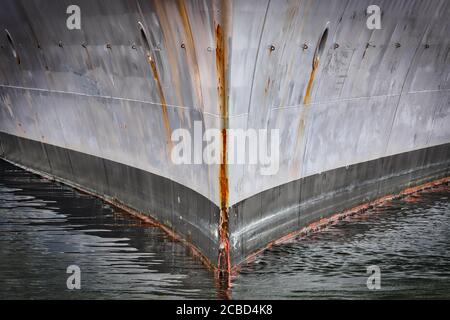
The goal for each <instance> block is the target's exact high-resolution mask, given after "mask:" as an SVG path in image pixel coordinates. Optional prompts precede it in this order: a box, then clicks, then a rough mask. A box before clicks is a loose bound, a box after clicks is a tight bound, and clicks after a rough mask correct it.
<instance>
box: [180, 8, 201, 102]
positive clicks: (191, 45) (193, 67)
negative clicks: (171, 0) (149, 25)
mask: <svg viewBox="0 0 450 320" xmlns="http://www.w3.org/2000/svg"><path fill="white" fill-rule="evenodd" d="M177 8H178V12H179V14H180V17H181V23H182V25H183V28H184V30H185V33H186V43H185V46H186V51H187V52H188V53H189V55H188V57H187V58H188V67H189V69H190V75H191V76H192V77H193V81H194V90H195V92H196V94H197V97H198V102H199V107H200V108H202V109H203V95H202V90H201V81H200V70H199V67H198V61H197V53H196V50H195V41H194V36H193V35H192V28H191V23H190V22H189V16H188V13H187V10H186V6H185V4H184V0H178V1H177Z"/></svg>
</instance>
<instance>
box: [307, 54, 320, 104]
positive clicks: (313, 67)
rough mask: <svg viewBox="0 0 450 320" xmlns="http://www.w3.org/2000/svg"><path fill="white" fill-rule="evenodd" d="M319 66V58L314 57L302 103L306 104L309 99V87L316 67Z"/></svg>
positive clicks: (310, 87)
mask: <svg viewBox="0 0 450 320" xmlns="http://www.w3.org/2000/svg"><path fill="white" fill-rule="evenodd" d="M318 66H319V58H317V57H316V58H314V61H313V66H312V70H311V73H310V74H309V81H308V86H307V87H306V93H305V98H304V99H303V104H304V105H308V104H309V101H310V100H311V89H312V85H313V82H314V76H315V74H316V70H317V67H318Z"/></svg>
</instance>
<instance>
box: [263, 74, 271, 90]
mask: <svg viewBox="0 0 450 320" xmlns="http://www.w3.org/2000/svg"><path fill="white" fill-rule="evenodd" d="M269 87H270V77H269V78H268V79H267V83H266V86H265V88H264V93H265V94H267V92H268V91H269Z"/></svg>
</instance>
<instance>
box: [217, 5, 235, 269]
mask: <svg viewBox="0 0 450 320" xmlns="http://www.w3.org/2000/svg"><path fill="white" fill-rule="evenodd" d="M222 4H223V5H224V4H225V2H223V3H222ZM222 12H226V11H225V10H224V11H222ZM225 59H226V48H225V37H224V32H223V29H222V26H221V25H220V24H217V25H216V72H217V95H218V103H219V111H220V115H221V121H222V123H221V125H222V131H221V132H222V135H221V136H222V150H221V162H220V170H219V188H220V218H219V239H220V244H219V246H220V247H219V259H218V269H219V271H220V272H221V273H225V274H226V276H227V277H228V275H229V273H230V269H231V263H230V251H229V232H228V198H229V194H228V193H229V190H228V188H229V187H228V164H227V128H228V108H227V95H226V92H227V90H226V81H225V77H226V72H225V69H226V62H225Z"/></svg>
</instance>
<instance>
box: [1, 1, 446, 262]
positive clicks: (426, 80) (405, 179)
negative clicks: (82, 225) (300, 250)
mask: <svg viewBox="0 0 450 320" xmlns="http://www.w3.org/2000/svg"><path fill="white" fill-rule="evenodd" d="M70 4H72V3H71V1H50V0H47V1H45V0H42V1H12V0H10V1H3V2H2V4H1V8H2V9H1V11H0V26H1V27H2V29H7V30H8V33H9V35H10V38H11V40H9V39H7V37H6V36H5V37H3V40H1V44H2V48H1V50H0V64H1V68H0V97H1V101H0V143H1V149H0V152H1V156H2V157H3V158H5V159H7V160H10V161H12V162H14V163H17V164H20V165H23V166H25V167H27V168H30V169H34V170H37V171H39V172H40V173H42V174H47V175H50V176H54V177H56V178H58V179H60V180H61V181H63V182H66V183H69V184H72V185H74V186H77V187H79V188H81V189H85V190H87V191H90V192H92V193H95V194H97V195H99V196H102V197H104V198H106V199H109V200H111V201H116V202H118V203H122V204H124V205H126V206H127V207H129V208H131V209H133V210H135V211H136V212H139V213H140V214H143V215H148V216H150V217H152V219H154V220H156V221H158V222H159V223H160V224H162V225H164V226H165V228H166V229H167V230H170V231H171V232H173V233H174V234H177V235H178V236H179V237H180V238H182V239H184V240H185V241H186V242H187V243H191V244H192V245H193V246H194V247H195V248H197V249H198V251H199V252H200V253H201V255H203V256H204V257H205V260H207V261H209V262H210V263H211V264H212V265H213V266H217V265H219V267H220V268H223V263H225V264H227V262H220V261H219V256H220V253H221V249H220V248H221V247H222V248H223V245H224V241H225V242H226V246H227V248H228V249H229V250H227V254H229V260H230V262H231V265H237V264H239V263H241V262H242V261H243V260H244V259H245V258H246V257H247V256H249V255H250V254H251V253H253V252H255V251H258V250H259V249H261V248H263V247H264V246H266V245H267V244H268V243H270V242H272V241H274V240H276V239H278V238H280V237H283V236H285V235H287V234H289V233H291V232H295V231H296V230H299V229H301V228H302V227H304V226H306V225H308V224H310V223H312V222H314V221H317V220H318V219H321V218H324V217H329V216H331V215H332V214H335V213H336V212H339V211H341V210H344V209H347V208H351V207H353V206H356V205H358V204H361V203H364V202H368V201H371V200H374V199H377V198H380V197H383V196H385V195H387V194H391V193H395V192H399V191H401V190H402V189H404V188H408V187H411V186H414V185H418V184H422V183H425V182H428V181H432V180H435V179H438V178H442V177H446V176H448V175H449V162H450V151H449V143H450V121H449V120H450V54H449V52H450V39H449V36H448V34H450V23H449V21H448V16H449V15H450V3H449V2H448V1H445V0H435V1H420V0H416V1H406V0H404V1H403V0H396V1H380V3H379V4H378V5H379V6H380V7H381V9H382V11H383V19H382V29H381V30H369V29H368V28H367V27H366V19H367V15H366V14H365V11H366V8H367V6H369V5H370V4H371V3H370V1H356V0H339V1H326V0H321V1H317V0H315V1H313V0H310V1H300V0H298V1H281V0H279V1H277V0H272V1H238V0H235V1H206V0H205V1H125V0H114V1H87V0H86V1H78V2H77V3H76V4H78V5H79V6H80V8H81V14H82V18H81V21H82V28H81V30H68V29H67V28H66V19H67V17H68V15H67V14H66V8H67V6H69V5H70ZM139 22H140V24H139ZM141 26H142V27H141ZM140 28H142V30H143V31H142V30H141V29H140ZM325 28H328V31H327V33H328V37H327V41H326V42H325V43H324V45H323V50H321V51H322V52H321V57H320V62H319V63H318V66H317V68H314V70H312V66H311V65H312V61H313V57H314V53H315V51H316V50H315V49H316V45H317V44H318V42H319V41H318V40H320V39H321V36H322V34H323V33H324V30H325ZM143 32H144V33H145V37H143V35H142V33H143ZM11 42H12V44H11ZM305 44H306V46H305ZM12 51H15V52H16V56H14V54H12ZM18 57H19V58H20V61H19V60H18ZM19 62H20V63H19ZM194 121H200V122H201V123H202V127H203V128H204V129H208V128H217V129H221V130H222V129H251V128H255V129H279V130H280V136H281V149H282V152H281V159H280V170H279V172H278V173H277V174H275V175H271V176H264V175H261V174H260V173H259V168H260V167H259V166H258V165H251V164H243V165H234V164H227V163H225V164H223V165H207V164H195V165H175V164H174V163H172V162H171V159H170V156H169V154H170V133H171V132H172V131H173V130H174V129H177V128H185V129H187V130H189V131H191V132H192V131H193V123H194ZM224 141H226V139H223V140H222V148H223V150H222V152H223V153H224V154H227V153H228V152H229V151H231V150H230V149H229V148H230V144H226V143H224ZM225 260H226V259H225ZM221 264H222V265H221ZM228 267H229V266H228Z"/></svg>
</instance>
